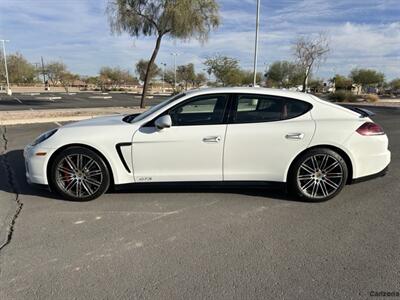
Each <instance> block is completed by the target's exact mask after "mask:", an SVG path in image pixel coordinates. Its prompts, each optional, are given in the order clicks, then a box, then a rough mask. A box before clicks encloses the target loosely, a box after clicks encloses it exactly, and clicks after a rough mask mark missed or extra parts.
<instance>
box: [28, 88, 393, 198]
mask: <svg viewBox="0 0 400 300" xmlns="http://www.w3.org/2000/svg"><path fill="white" fill-rule="evenodd" d="M369 116H370V113H369V112H368V111H365V110H361V109H349V108H344V107H341V106H338V105H335V104H332V103H329V102H326V101H323V100H321V99H319V98H317V97H315V96H313V95H309V94H303V93H296V92H288V91H282V90H273V89H264V88H217V89H203V90H193V91H189V92H185V93H182V94H179V95H176V96H174V97H172V98H170V99H168V100H165V101H164V102H162V103H160V104H158V105H156V106H154V107H152V108H151V109H149V110H148V111H146V112H144V113H142V114H140V115H114V116H108V117H99V118H95V119H91V120H86V121H81V122H77V123H72V124H68V125H65V126H63V127H60V128H57V129H53V130H51V131H48V132H46V133H44V134H42V135H41V136H39V137H38V138H37V139H36V140H35V141H34V142H33V143H32V144H31V145H28V146H27V147H26V148H25V151H24V155H25V160H26V176H27V179H28V181H29V182H30V183H34V184H40V185H46V186H48V187H49V188H50V189H51V190H53V191H56V192H58V193H59V194H61V195H62V197H64V198H67V199H70V200H91V199H94V198H97V197H99V196H100V195H102V194H103V193H104V192H106V191H107V189H109V187H111V186H118V185H123V184H130V183H149V184H150V183H153V182H200V181H202V182H204V181H207V182H228V181H231V182H232V181H235V182H236V181H238V182H254V181H256V182H259V183H260V182H285V183H287V186H288V187H289V190H290V191H292V192H293V193H294V194H295V195H297V196H298V197H302V198H304V199H305V200H309V201H322V200H327V199H330V198H332V197H334V196H335V195H337V194H338V193H339V192H340V191H341V190H342V189H343V187H344V185H345V184H346V183H350V182H352V181H354V180H358V179H365V178H370V177H371V176H372V175H383V174H384V173H385V171H386V169H387V166H388V164H389V162H390V151H389V150H388V138H387V136H386V134H385V133H384V131H383V129H382V128H381V127H380V126H379V125H378V124H376V123H374V122H373V121H372V120H371V119H370V118H369Z"/></svg>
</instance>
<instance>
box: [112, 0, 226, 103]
mask: <svg viewBox="0 0 400 300" xmlns="http://www.w3.org/2000/svg"><path fill="white" fill-rule="evenodd" d="M218 10H219V7H218V4H217V2H216V1H215V0H197V1H193V0H152V1H144V0H110V1H109V5H108V7H107V12H108V15H109V19H110V26H111V29H112V31H113V32H115V33H118V34H121V33H122V32H127V33H128V34H129V35H131V36H133V37H139V36H140V35H144V36H156V45H155V48H154V50H153V53H152V55H151V58H150V61H149V63H148V66H147V72H146V75H145V78H144V87H143V92H142V99H141V103H140V106H141V107H145V97H146V93H147V88H148V84H149V78H150V74H151V68H152V65H153V64H154V61H155V59H156V57H157V54H158V51H159V49H160V45H161V40H162V38H163V37H164V36H167V35H168V36H170V37H172V38H178V39H189V38H191V37H194V38H196V39H198V40H200V41H202V42H204V41H205V40H206V39H207V37H208V33H209V32H210V30H211V29H213V28H216V27H217V26H218V25H219V15H218Z"/></svg>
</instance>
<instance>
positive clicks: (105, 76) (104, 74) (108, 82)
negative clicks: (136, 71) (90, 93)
mask: <svg viewBox="0 0 400 300" xmlns="http://www.w3.org/2000/svg"><path fill="white" fill-rule="evenodd" d="M136 82H137V80H136V78H135V77H133V76H132V75H131V74H130V73H129V71H126V70H122V69H120V68H118V67H115V68H111V67H102V68H101V69H100V74H99V83H100V86H101V87H102V89H103V90H104V88H105V86H111V88H116V87H118V86H121V85H123V84H133V83H136Z"/></svg>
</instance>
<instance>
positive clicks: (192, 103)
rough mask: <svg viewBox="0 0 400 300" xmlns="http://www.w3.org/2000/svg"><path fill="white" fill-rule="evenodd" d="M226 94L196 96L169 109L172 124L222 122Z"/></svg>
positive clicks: (185, 124) (186, 124)
mask: <svg viewBox="0 0 400 300" xmlns="http://www.w3.org/2000/svg"><path fill="white" fill-rule="evenodd" d="M226 103H227V96H226V95H207V96H200V97H196V98H194V99H193V100H189V101H187V102H185V103H183V104H181V105H178V106H176V107H173V108H172V109H170V110H169V115H170V116H171V119H172V125H173V126H188V125H213V124H222V122H223V118H224V112H225V107H226Z"/></svg>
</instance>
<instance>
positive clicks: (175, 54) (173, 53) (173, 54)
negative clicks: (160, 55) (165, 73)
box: [171, 52, 179, 90]
mask: <svg viewBox="0 0 400 300" xmlns="http://www.w3.org/2000/svg"><path fill="white" fill-rule="evenodd" d="M171 55H172V56H173V57H174V90H175V89H176V57H177V56H178V55H179V53H177V52H172V53H171Z"/></svg>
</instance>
